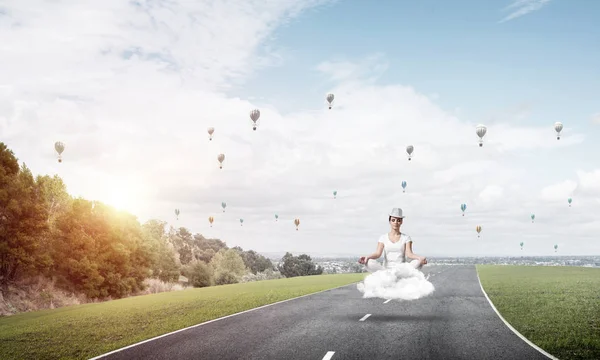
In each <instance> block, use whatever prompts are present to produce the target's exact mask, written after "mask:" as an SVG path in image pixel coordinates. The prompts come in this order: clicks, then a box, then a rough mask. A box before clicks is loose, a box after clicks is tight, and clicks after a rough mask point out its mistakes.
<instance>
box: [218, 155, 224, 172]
mask: <svg viewBox="0 0 600 360" xmlns="http://www.w3.org/2000/svg"><path fill="white" fill-rule="evenodd" d="M217 160H219V169H222V168H223V161H225V154H219V156H217Z"/></svg>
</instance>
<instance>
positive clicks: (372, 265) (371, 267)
mask: <svg viewBox="0 0 600 360" xmlns="http://www.w3.org/2000/svg"><path fill="white" fill-rule="evenodd" d="M409 264H410V265H411V266H412V267H414V268H415V269H418V270H421V268H422V267H423V265H421V262H420V261H419V260H417V259H415V260H413V261H411V262H410V263H409ZM365 268H366V269H367V271H368V272H370V273H373V272H375V271H378V270H384V269H385V267H383V266H382V265H381V264H379V263H378V262H377V261H375V260H373V259H369V261H367V263H366V264H365Z"/></svg>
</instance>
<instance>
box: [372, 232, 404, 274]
mask: <svg viewBox="0 0 600 360" xmlns="http://www.w3.org/2000/svg"><path fill="white" fill-rule="evenodd" d="M379 242H380V243H383V266H385V267H391V266H394V264H401V263H403V262H406V244H407V243H408V242H412V239H411V238H410V236H408V235H406V234H404V233H400V240H398V241H397V242H395V243H393V242H392V241H391V240H390V238H389V236H388V234H387V233H385V234H383V235H381V237H379Z"/></svg>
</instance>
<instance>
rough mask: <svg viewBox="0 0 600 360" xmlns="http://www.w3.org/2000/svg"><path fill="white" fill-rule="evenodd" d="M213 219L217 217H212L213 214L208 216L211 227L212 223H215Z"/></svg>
mask: <svg viewBox="0 0 600 360" xmlns="http://www.w3.org/2000/svg"><path fill="white" fill-rule="evenodd" d="M213 221H215V218H214V217H212V216H209V217H208V222H209V223H210V227H212V223H213Z"/></svg>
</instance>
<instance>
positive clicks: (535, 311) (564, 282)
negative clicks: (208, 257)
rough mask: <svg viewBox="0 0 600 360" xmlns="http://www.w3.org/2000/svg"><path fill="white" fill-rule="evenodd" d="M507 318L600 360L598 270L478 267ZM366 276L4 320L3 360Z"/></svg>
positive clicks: (564, 356) (60, 355)
mask: <svg viewBox="0 0 600 360" xmlns="http://www.w3.org/2000/svg"><path fill="white" fill-rule="evenodd" d="M477 270H478V272H479V276H480V279H481V283H482V285H483V287H484V289H485V290H486V292H487V294H488V296H489V297H490V299H491V300H492V302H493V303H494V305H495V306H496V308H497V309H498V311H500V313H501V314H502V316H503V317H504V318H505V319H506V320H507V321H508V322H509V323H510V324H511V325H512V326H513V327H514V328H515V329H517V330H518V331H519V332H520V333H521V334H523V335H524V336H525V337H527V338H528V339H529V340H531V341H532V342H533V343H535V344H536V345H538V346H539V347H541V348H542V349H544V350H545V351H547V352H549V353H551V354H552V355H554V356H556V357H558V358H559V359H561V360H570V359H600V269H592V268H580V267H541V266H540V267H533V266H494V265H479V266H477ZM365 276H366V274H338V275H321V276H308V277H299V278H290V279H280V280H269V281H259V282H251V283H244V284H234V285H225V286H216V287H208V288H202V289H189V290H184V291H176V292H166V293H159V294H154V295H145V296H137V297H131V298H126V299H121V300H114V301H109V302H105V303H97V304H85V305H76V306H69V307H65V308H60V309H55V310H43V311H36V312H31V313H23V314H18V315H13V316H10V317H4V318H0V359H89V358H90V357H94V356H97V355H100V354H103V353H106V352H109V351H111V350H114V349H117V348H121V347H123V346H127V345H129V344H132V343H136V342H139V341H142V340H145V339H149V338H152V337H154V336H158V335H161V334H164V333H167V332H171V331H174V330H178V329H181V328H184V327H187V326H191V325H194V324H198V323H202V322H205V321H208V320H212V319H216V318H219V317H222V316H226V315H230V314H233V313H237V312H240V311H244V310H248V309H252V308H255V307H259V306H262V305H266V304H270V303H274V302H277V301H281V300H285V299H289V298H293V297H297V296H301V295H306V294H310V293H314V292H317V291H321V290H326V289H331V288H334V287H338V286H342V285H347V284H351V283H354V282H357V281H360V280H362V279H363V278H364V277H365Z"/></svg>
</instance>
